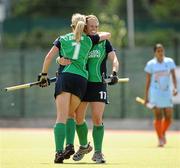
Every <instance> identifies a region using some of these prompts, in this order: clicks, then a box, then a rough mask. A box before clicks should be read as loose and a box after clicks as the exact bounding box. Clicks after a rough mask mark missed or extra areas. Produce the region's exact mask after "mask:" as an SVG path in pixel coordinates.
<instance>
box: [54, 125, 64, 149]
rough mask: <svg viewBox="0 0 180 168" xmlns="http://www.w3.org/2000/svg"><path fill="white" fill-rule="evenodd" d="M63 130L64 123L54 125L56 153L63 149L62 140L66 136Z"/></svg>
mask: <svg viewBox="0 0 180 168" xmlns="http://www.w3.org/2000/svg"><path fill="white" fill-rule="evenodd" d="M65 128H66V125H65V124H64V123H56V124H55V126H54V137H55V145H56V152H57V151H62V150H63V149H64V140H65V136H66V132H65Z"/></svg>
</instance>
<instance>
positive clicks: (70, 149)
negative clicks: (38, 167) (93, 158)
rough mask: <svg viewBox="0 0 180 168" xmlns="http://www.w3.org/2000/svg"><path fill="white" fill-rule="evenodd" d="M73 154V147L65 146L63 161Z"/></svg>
mask: <svg viewBox="0 0 180 168" xmlns="http://www.w3.org/2000/svg"><path fill="white" fill-rule="evenodd" d="M74 153H75V151H74V145H72V144H68V145H66V148H65V150H64V152H63V155H64V159H69V158H70V157H71V155H73V154H74Z"/></svg>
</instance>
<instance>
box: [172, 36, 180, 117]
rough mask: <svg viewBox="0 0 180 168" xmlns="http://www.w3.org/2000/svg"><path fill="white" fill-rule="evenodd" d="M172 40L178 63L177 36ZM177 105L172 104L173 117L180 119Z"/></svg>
mask: <svg viewBox="0 0 180 168" xmlns="http://www.w3.org/2000/svg"><path fill="white" fill-rule="evenodd" d="M173 42H174V56H175V59H174V61H175V63H176V64H177V65H179V58H178V55H179V50H178V46H179V39H178V38H177V37H175V38H174V41H173ZM179 106H180V105H179V104H177V105H175V106H174V118H175V119H180V115H179V112H178V111H179V110H180V108H179Z"/></svg>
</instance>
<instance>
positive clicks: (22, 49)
mask: <svg viewBox="0 0 180 168" xmlns="http://www.w3.org/2000/svg"><path fill="white" fill-rule="evenodd" d="M25 49H26V44H25V42H24V41H22V42H21V45H20V55H19V63H20V81H21V84H23V83H25ZM25 98H26V97H25V90H24V89H21V90H20V99H21V102H20V117H25V107H26V105H25V103H26V101H25Z"/></svg>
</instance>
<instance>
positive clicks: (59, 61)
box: [56, 57, 71, 66]
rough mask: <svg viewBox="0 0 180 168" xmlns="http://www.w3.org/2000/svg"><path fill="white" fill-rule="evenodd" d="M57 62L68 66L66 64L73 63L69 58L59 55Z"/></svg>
mask: <svg viewBox="0 0 180 168" xmlns="http://www.w3.org/2000/svg"><path fill="white" fill-rule="evenodd" d="M56 63H57V64H60V65H63V66H66V65H69V64H71V61H70V60H69V59H66V58H64V57H57V58H56Z"/></svg>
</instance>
